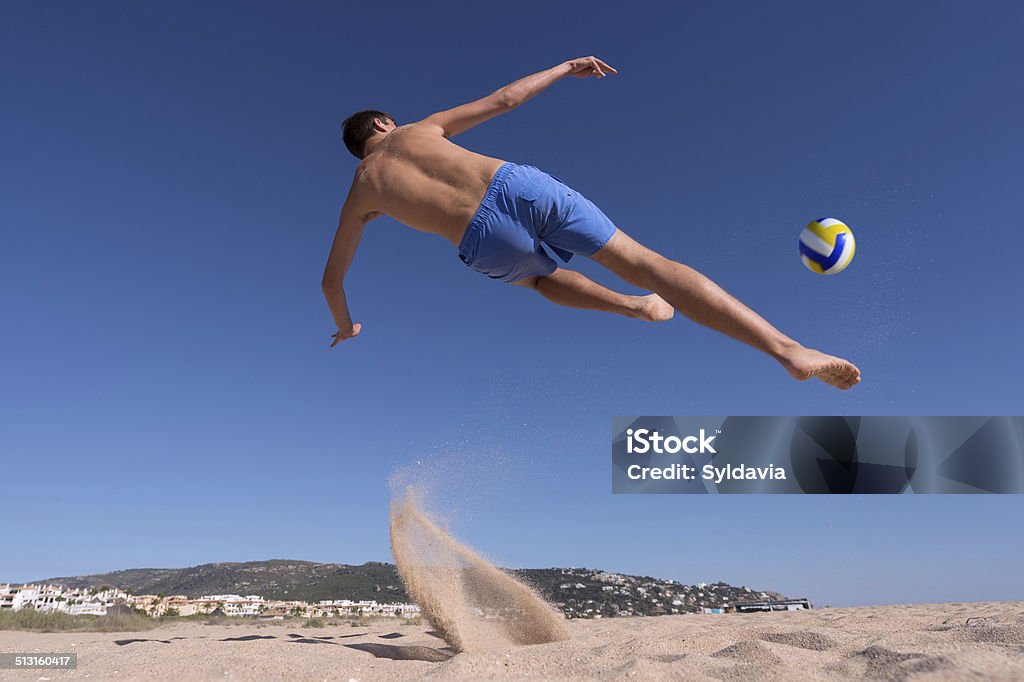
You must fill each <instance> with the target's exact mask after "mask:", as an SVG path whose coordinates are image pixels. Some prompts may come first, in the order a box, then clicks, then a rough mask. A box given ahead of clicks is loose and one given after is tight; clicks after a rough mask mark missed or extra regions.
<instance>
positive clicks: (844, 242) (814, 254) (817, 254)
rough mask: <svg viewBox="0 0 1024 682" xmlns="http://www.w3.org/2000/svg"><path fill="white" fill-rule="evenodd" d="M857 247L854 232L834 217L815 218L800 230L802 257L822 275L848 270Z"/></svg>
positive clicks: (808, 265)
mask: <svg viewBox="0 0 1024 682" xmlns="http://www.w3.org/2000/svg"><path fill="white" fill-rule="evenodd" d="M856 249H857V243H856V242H855V241H854V239H853V232H851V231H850V228H849V227H847V226H846V224H845V223H843V222H842V221H841V220H836V219H835V218H819V219H818V220H812V221H811V222H810V223H809V224H808V225H807V227H805V228H804V231H803V232H801V233H800V260H802V261H803V263H804V265H806V266H807V269H808V270H810V271H811V272H816V273H818V274H819V275H835V274H837V273H840V272H842V271H843V270H845V269H846V266H847V265H849V264H850V261H852V260H853V252H854V251H855V250H856Z"/></svg>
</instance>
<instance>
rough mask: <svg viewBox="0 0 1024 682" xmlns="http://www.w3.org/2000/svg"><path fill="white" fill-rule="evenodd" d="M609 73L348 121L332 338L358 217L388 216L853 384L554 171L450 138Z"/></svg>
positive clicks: (521, 271)
mask: <svg viewBox="0 0 1024 682" xmlns="http://www.w3.org/2000/svg"><path fill="white" fill-rule="evenodd" d="M615 73H617V71H616V70H615V69H614V68H612V67H610V66H608V65H607V64H605V63H604V62H603V61H601V60H600V59H597V58H596V57H581V58H579V59H572V60H570V61H567V62H564V63H562V64H559V65H558V66H554V67H552V68H550V69H547V70H545V71H540V72H538V73H535V74H533V75H530V76H526V77H525V78H522V79H520V80H517V81H515V82H514V83H511V84H509V85H506V86H505V87H503V88H500V89H498V90H496V91H494V92H493V93H491V94H490V95H488V96H487V97H484V98H482V99H479V100H476V101H475V102H470V103H468V104H463V105H461V106H458V107H455V108H453V109H448V110H446V111H440V112H437V113H436V114H431V115H430V116H427V117H426V118H425V119H423V120H422V121H417V122H415V123H409V124H407V125H403V126H398V125H397V124H396V123H395V120H394V119H393V118H392V117H391V116H390V115H389V114H386V113H384V112H382V111H372V110H371V111H361V112H358V113H356V114H353V115H352V116H350V117H349V118H348V119H346V120H345V122H344V123H343V124H342V125H343V132H344V140H345V145H346V146H347V147H348V149H349V151H350V152H352V154H353V155H355V156H356V157H357V158H359V159H362V162H361V163H360V164H359V167H358V168H356V173H355V178H354V179H353V182H352V187H351V189H350V190H349V194H348V198H347V199H346V200H345V205H344V206H343V207H342V209H341V219H340V220H339V224H338V231H337V233H336V234H335V237H334V244H333V246H332V247H331V253H330V257H329V258H328V260H327V267H326V268H325V269H324V277H323V291H324V296H325V297H326V298H327V304H328V306H329V307H330V309H331V314H332V315H333V317H334V321H335V322H336V323H337V325H338V332H337V333H336V334H334V335H333V336H332V338H333V339H334V340H333V342H332V343H331V347H332V348H333V347H334V346H335V345H336V344H337V343H338V342H340V341H344V340H346V339H350V338H352V337H354V336H357V335H358V334H359V331H360V329H361V325H360V324H358V323H356V324H353V322H352V318H351V316H350V315H349V309H348V303H347V302H346V299H345V291H344V288H343V281H344V278H345V273H346V272H347V271H348V268H349V266H350V265H351V263H352V258H353V256H354V255H355V252H356V246H357V245H358V244H359V240H360V238H361V237H362V234H363V227H364V226H365V225H366V223H367V222H369V221H370V220H373V219H374V218H376V217H377V216H380V215H388V216H391V217H392V218H394V219H395V220H397V221H399V222H401V223H404V224H406V225H408V226H409V227H412V228H414V229H417V230H420V231H423V232H430V233H434V234H439V235H441V236H442V237H444V238H445V239H447V240H448V241H450V242H451V243H452V244H453V245H454V246H455V247H456V248H457V249H458V252H459V258H461V259H462V261H463V262H464V263H465V264H466V265H467V266H469V267H470V268H472V269H474V270H476V271H478V272H481V273H483V274H485V275H488V276H489V277H492V278H495V279H501V280H503V281H505V282H511V283H513V284H519V285H522V286H524V287H528V288H530V289H535V290H536V291H537V292H539V293H540V294H541V295H542V296H544V297H545V298H547V299H549V300H551V301H554V302H555V303H558V304H560V305H564V306H569V307H573V308H588V309H591V310H601V311H605V312H610V313H618V314H620V315H626V316H628V317H635V318H639V319H642V320H649V321H661V320H668V319H670V318H671V317H672V315H673V313H674V310H678V311H679V312H681V313H683V314H684V315H686V316H687V317H689V318H690V319H691V320H693V321H695V322H697V323H699V324H702V325H705V326H707V327H711V328H712V329H715V330H717V331H719V332H722V333H723V334H727V335H728V336H731V337H732V338H734V339H738V340H739V341H742V342H744V343H746V344H748V345H750V346H753V347H754V348H757V349H758V350H761V351H764V352H765V353H767V354H769V355H771V356H772V357H773V358H775V359H776V360H777V361H778V362H779V363H780V364H781V365H782V366H783V367H784V368H785V369H786V371H787V372H789V373H790V374H791V375H792V376H793V377H795V378H797V379H799V380H801V381H803V380H806V379H810V378H811V377H817V378H819V379H821V380H822V381H825V382H827V383H829V384H831V385H833V386H836V387H837V388H841V389H847V388H850V387H851V386H853V385H854V384H856V383H857V382H859V381H860V370H858V369H857V367H856V366H854V365H853V364H852V363H850V362H848V361H846V360H843V359H842V358H837V357H834V356H831V355H826V354H824V353H822V352H820V351H817V350H813V349H811V348H805V347H803V346H801V345H800V344H799V343H797V342H796V341H794V340H793V339H791V338H789V337H788V336H786V335H784V334H783V333H782V332H780V331H779V330H778V329H776V328H775V327H773V326H772V325H770V324H769V323H768V322H767V321H766V320H764V319H763V318H762V317H761V316H760V315H758V314H757V313H755V312H754V311H753V310H751V309H750V308H748V307H746V306H745V305H743V304H742V303H740V302H739V301H737V300H736V299H735V298H733V297H732V296H730V295H729V294H727V293H726V292H725V291H723V290H722V289H721V288H720V287H718V285H716V284H715V283H714V282H712V281H711V280H709V279H708V278H707V277H705V276H704V275H702V274H700V273H699V272H697V271H696V270H693V269H692V268H689V267H687V266H686V265H682V264H680V263H677V262H675V261H672V260H669V259H668V258H665V257H664V256H662V255H660V254H658V253H655V252H654V251H652V250H650V249H648V248H646V247H644V246H643V245H641V244H639V243H637V242H636V241H634V240H633V239H631V238H630V237H629V236H628V235H626V234H625V233H624V232H623V231H622V230H620V229H618V228H616V226H615V225H614V224H613V223H612V221H611V220H609V219H608V217H607V216H606V215H605V214H604V213H602V212H601V210H600V209H599V208H598V207H597V206H595V205H594V204H593V203H591V202H590V201H589V200H588V199H586V198H585V197H584V196H583V195H582V194H580V193H578V192H576V191H575V190H573V189H572V188H570V187H569V186H568V185H566V184H565V183H563V182H562V181H561V180H559V179H558V178H556V177H554V176H551V175H548V174H547V173H544V172H543V171H541V170H539V169H538V168H535V167H533V166H522V165H517V164H514V163H509V162H505V161H502V160H501V159H495V158H493V157H489V156H483V155H481V154H476V153H474V152H471V151H468V150H466V149H463V148H462V147H459V146H458V145H456V144H454V143H452V142H450V141H449V138H451V137H453V136H455V135H458V134H459V133H462V132H465V131H466V130H469V129H470V128H472V127H473V126H476V125H479V124H481V123H483V122H484V121H487V120H488V119H491V118H494V117H495V116H497V115H498V114H503V113H505V112H507V111H511V110H512V109H515V108H516V107H518V106H519V105H521V104H523V103H524V102H526V101H528V100H530V99H531V98H533V97H534V96H535V95H537V94H538V93H540V92H542V91H543V90H545V89H546V88H547V87H548V86H550V85H551V84H552V83H554V82H555V81H558V80H560V79H562V78H564V77H566V76H575V77H577V78H585V77H588V76H596V77H598V78H603V77H605V76H606V75H609V74H615ZM541 243H544V244H546V245H547V246H548V248H550V249H551V250H552V251H553V252H554V253H555V255H557V256H558V257H559V258H560V259H561V260H562V261H564V262H568V261H569V259H570V258H572V256H573V255H574V254H575V255H581V256H586V257H589V258H592V259H593V260H595V261H597V262H598V263H600V264H601V265H603V266H604V267H606V268H608V269H609V270H611V271H612V272H614V273H615V274H616V275H618V276H619V277H621V278H622V279H624V280H625V281H627V282H629V283H630V284H633V285H635V286H638V287H641V288H643V289H646V290H648V291H653V292H655V293H653V294H650V295H648V296H626V295H623V294H619V293H616V292H614V291H611V290H610V289H606V288H605V287H603V286H601V285H599V284H597V283H596V282H593V281H591V280H589V279H587V278H586V277H584V276H583V275H581V274H580V273H578V272H574V271H572V270H566V269H564V268H559V267H558V266H557V265H556V263H555V261H554V260H553V259H552V258H551V257H550V256H548V255H547V253H546V252H545V251H544V249H543V248H542V247H541Z"/></svg>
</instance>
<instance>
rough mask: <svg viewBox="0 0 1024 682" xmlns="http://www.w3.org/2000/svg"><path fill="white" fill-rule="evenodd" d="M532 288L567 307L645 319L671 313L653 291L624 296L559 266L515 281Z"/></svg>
mask: <svg viewBox="0 0 1024 682" xmlns="http://www.w3.org/2000/svg"><path fill="white" fill-rule="evenodd" d="M516 284H519V285H521V286H525V287H530V288H532V289H536V290H537V291H538V292H539V293H540V294H541V295H542V296H543V297H544V298H546V299H548V300H549V301H554V302H555V303H557V304H559V305H564V306H568V307H569V308H585V309H587V310H600V311H602V312H606V313H616V314H618V315H625V316H626V317H635V318H638V319H641V320H647V321H649V322H661V321H663V320H670V319H672V316H673V315H674V314H675V310H673V309H672V306H670V305H669V304H668V303H666V302H665V301H664V300H663V299H662V298H661V296H658V295H657V294H650V295H648V296H626V295H625V294H620V293H618V292H615V291H612V290H611V289H606V288H605V287H603V286H601V285H600V284H598V283H597V282H594V281H593V280H590V279H587V277H585V276H584V275H581V274H580V273H578V272H575V271H573V270H564V269H561V268H559V269H558V270H555V271H554V272H552V273H551V274H550V275H546V276H544V277H527V278H526V279H523V280H519V281H518V282H516Z"/></svg>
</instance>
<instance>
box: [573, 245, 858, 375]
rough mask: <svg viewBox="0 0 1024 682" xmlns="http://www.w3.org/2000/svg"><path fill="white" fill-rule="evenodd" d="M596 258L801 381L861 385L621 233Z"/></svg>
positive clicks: (847, 368)
mask: <svg viewBox="0 0 1024 682" xmlns="http://www.w3.org/2000/svg"><path fill="white" fill-rule="evenodd" d="M592 258H593V259H594V260H595V261H597V262H598V263H600V264H601V265H603V266H605V267H606V268H608V269H609V270H611V271H612V272H614V273H615V274H617V275H618V276H619V277H621V278H622V279H624V280H626V281H627V282H629V283H630V284H633V285H636V286H638V287H643V288H645V289H647V290H648V291H654V292H657V293H659V294H661V296H662V298H664V299H665V300H666V301H668V302H669V303H670V304H672V306H673V307H674V308H675V309H676V310H678V311H679V312H681V313H682V314H684V315H686V316H687V317H689V318H690V319H691V320H693V321H694V322H697V323H699V324H702V325H704V326H705V327H710V328H711V329H715V330H717V331H720V332H722V333H723V334H727V335H728V336H731V337H732V338H734V339H737V340H739V341H742V342H743V343H746V344H748V345H750V346H753V347H754V348H757V349H758V350H762V351H764V352H765V353H768V354H769V355H771V356H772V357H773V358H775V359H776V360H778V361H779V362H780V363H781V364H782V366H783V367H785V368H786V371H787V372H789V373H790V374H791V375H792V376H793V377H795V378H797V379H799V380H801V381H804V380H806V379H810V378H811V377H818V378H819V379H821V380H822V381H824V382H826V383H829V384H831V385H833V386H836V387H837V388H841V389H847V388H850V387H851V386H853V385H854V384H856V383H857V382H858V381H860V370H859V369H857V367H856V366H855V365H854V364H853V363H851V362H849V361H847V360H843V359H842V358H837V357H835V356H832V355H826V354H824V353H822V352H820V351H816V350H814V349H811V348H804V347H803V346H801V345H800V344H799V343H797V342H796V341H794V340H793V339H791V338H789V337H788V336H786V335H785V334H783V333H782V332H780V331H779V330H778V329H776V328H775V327H773V326H772V325H770V324H769V323H768V321H767V320H765V319H764V318H763V317H761V316H760V315H758V314H757V313H755V312H754V311H753V310H751V309H750V308H748V307H747V306H745V305H743V304H742V303H740V302H739V301H737V300H736V299H735V298H733V297H732V296H730V295H729V294H728V293H726V292H725V291H724V290H722V288H721V287H719V286H718V285H717V284H715V283H714V282H712V281H711V280H710V279H708V278H707V277H705V276H704V275H702V274H700V273H699V272H697V271H696V270H694V269H693V268H690V267H687V266H685V265H683V264H681V263H677V262H675V261H672V260H669V259H668V258H665V257H664V256H662V255H660V254H658V253H656V252H654V251H652V250H650V249H648V248H647V247H645V246H643V245H642V244H639V243H637V242H636V241H635V240H633V239H632V238H630V237H629V235H627V234H625V233H624V232H622V231H621V230H619V231H618V232H616V233H615V234H614V235H613V236H612V238H611V239H609V240H608V243H607V244H605V246H604V247H603V248H602V249H601V250H600V251H598V252H597V253H595V254H594V255H593V256H592Z"/></svg>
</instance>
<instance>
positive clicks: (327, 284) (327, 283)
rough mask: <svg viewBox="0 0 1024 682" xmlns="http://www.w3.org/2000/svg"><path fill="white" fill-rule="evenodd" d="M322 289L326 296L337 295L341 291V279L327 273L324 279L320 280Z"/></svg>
mask: <svg viewBox="0 0 1024 682" xmlns="http://www.w3.org/2000/svg"><path fill="white" fill-rule="evenodd" d="M320 288H321V289H322V290H323V292H324V294H336V293H338V292H339V291H341V278H340V277H338V276H336V275H331V274H326V273H325V274H324V278H323V279H322V280H320Z"/></svg>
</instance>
